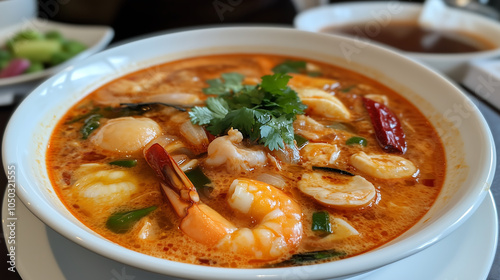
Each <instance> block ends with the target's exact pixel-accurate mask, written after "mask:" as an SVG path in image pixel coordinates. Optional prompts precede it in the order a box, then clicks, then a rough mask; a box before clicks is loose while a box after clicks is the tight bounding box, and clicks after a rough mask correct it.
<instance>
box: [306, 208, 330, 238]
mask: <svg viewBox="0 0 500 280" xmlns="http://www.w3.org/2000/svg"><path fill="white" fill-rule="evenodd" d="M311 230H312V231H317V232H319V233H321V234H330V233H332V232H333V231H332V225H331V224H330V215H329V214H328V212H326V211H321V212H314V213H313V215H312V225H311Z"/></svg>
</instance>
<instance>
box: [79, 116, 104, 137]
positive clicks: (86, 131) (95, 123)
mask: <svg viewBox="0 0 500 280" xmlns="http://www.w3.org/2000/svg"><path fill="white" fill-rule="evenodd" d="M101 118H102V115H100V114H93V115H90V116H89V117H88V118H87V119H85V122H84V123H83V126H82V128H81V130H80V132H81V133H82V139H87V138H88V137H89V135H90V134H91V133H92V132H93V131H94V130H96V129H97V128H98V127H99V125H100V122H99V120H100V119H101Z"/></svg>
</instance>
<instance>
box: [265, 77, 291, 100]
mask: <svg viewBox="0 0 500 280" xmlns="http://www.w3.org/2000/svg"><path fill="white" fill-rule="evenodd" d="M291 78H292V77H291V76H288V75H286V74H283V73H277V74H274V75H266V76H264V77H262V83H261V84H260V86H261V87H262V89H263V90H265V91H267V92H270V93H272V94H276V95H281V94H283V91H285V90H286V89H287V84H288V81H289V80H290V79H291Z"/></svg>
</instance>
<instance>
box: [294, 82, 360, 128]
mask: <svg viewBox="0 0 500 280" xmlns="http://www.w3.org/2000/svg"><path fill="white" fill-rule="evenodd" d="M296 91H297V93H298V94H299V97H300V100H302V103H304V104H306V105H307V107H308V109H307V110H308V111H309V112H310V113H311V114H314V115H320V116H323V117H325V118H331V119H336V120H342V121H348V120H350V119H351V113H350V112H349V110H347V108H346V107H345V106H344V104H343V103H342V102H341V101H340V100H338V99H337V98H336V97H335V96H333V95H331V94H329V93H327V92H326V91H324V90H321V89H316V88H301V89H297V90H296Z"/></svg>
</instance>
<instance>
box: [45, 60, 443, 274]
mask: <svg viewBox="0 0 500 280" xmlns="http://www.w3.org/2000/svg"><path fill="white" fill-rule="evenodd" d="M68 159H70V160H68ZM47 164H48V167H49V173H50V177H51V180H52V182H53V184H54V186H55V188H56V190H57V193H58V195H59V197H60V198H61V200H62V201H63V202H64V204H65V205H66V207H67V208H68V209H69V210H70V211H71V212H72V213H73V214H74V215H75V216H76V217H77V218H78V219H79V220H80V221H81V222H82V223H84V224H85V225H86V226H88V227H89V228H90V229H92V230H94V231H95V232H97V233H98V234H100V235H102V236H103V237H105V238H107V239H109V240H111V241H113V242H115V243H117V244H120V245H121V246H124V247H126V248H129V249H131V250H135V251H138V252H142V253H144V254H148V255H151V256H155V257H158V258H164V259H168V260H173V261H178V262H185V263H191V264H198V265H210V266H219V267H238V268H249V267H271V266H293V265H303V264H313V263H320V262H329V261H334V260H338V259H342V258H348V257H352V256H355V255H358V254H361V253H364V252H367V251H369V250H372V249H374V248H376V247H378V246H381V245H382V244H384V243H386V242H388V241H390V240H392V239H394V238H395V237H397V236H399V235H400V234H402V233H403V232H405V231H406V230H407V229H408V228H410V227H411V226H412V225H414V224H415V223H416V222H417V221H418V220H419V219H420V218H421V217H422V216H423V215H424V214H425V213H426V212H427V210H428V209H429V208H430V207H431V205H432V204H433V202H434V200H435V199H436V197H437V195H438V194H439V192H440V189H441V186H442V184H443V181H444V176H445V165H446V162H445V157H444V150H443V146H442V143H441V141H440V139H439V138H438V135H437V133H436V131H435V130H434V129H433V127H432V126H431V125H430V123H429V122H428V120H427V119H426V118H425V117H424V116H423V115H422V114H421V113H420V112H419V111H418V110H417V109H416V107H415V106H414V105H412V104H410V103H409V102H408V101H407V100H406V99H404V98H403V97H402V96H400V95H398V94H397V93H396V92H394V91H392V90H391V89H389V88H388V87H386V86H384V85H382V84H380V83H378V82H376V81H374V80H371V79H369V78H367V77H364V76H362V75H360V74H358V73H354V72H351V71H348V70H346V69H342V68H339V67H336V66H331V65H327V64H324V63H321V62H318V61H306V60H303V59H300V58H290V57H281V56H274V55H260V54H255V55H249V54H245V55H243V54H241V55H217V56H205V57H196V58H189V59H184V60H180V61H174V62H170V63H166V64H162V65H158V66H154V67H151V68H148V69H144V70H142V71H138V72H135V73H132V74H129V75H127V76H125V77H122V78H119V79H117V80H115V81H113V82H110V83H108V84H106V85H104V86H102V87H101V88H99V89H98V90H96V91H94V92H92V93H91V94H90V95H88V96H87V97H86V98H85V99H83V100H81V101H80V102H79V103H78V104H76V105H75V106H73V107H72V108H71V109H69V110H68V112H67V113H66V115H65V116H64V117H63V118H62V119H61V121H60V122H59V124H58V125H57V127H56V129H55V130H54V132H53V135H52V136H51V139H50V147H49V149H48V156H47Z"/></svg>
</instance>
